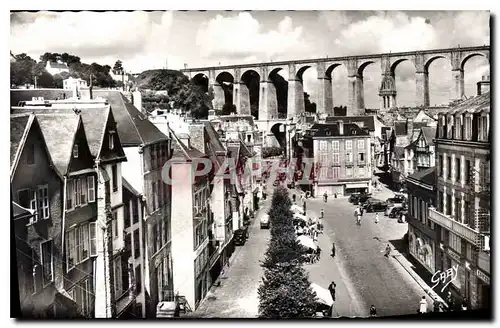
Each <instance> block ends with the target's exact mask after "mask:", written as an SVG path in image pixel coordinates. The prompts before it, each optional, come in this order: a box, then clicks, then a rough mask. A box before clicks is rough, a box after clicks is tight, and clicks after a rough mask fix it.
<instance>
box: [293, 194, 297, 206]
mask: <svg viewBox="0 0 500 328" xmlns="http://www.w3.org/2000/svg"><path fill="white" fill-rule="evenodd" d="M296 198H297V195H295V194H293V195H292V201H293V203H294V204H295V200H296Z"/></svg>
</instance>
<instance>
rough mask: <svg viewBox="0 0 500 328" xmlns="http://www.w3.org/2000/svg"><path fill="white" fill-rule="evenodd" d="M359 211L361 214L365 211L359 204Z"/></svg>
mask: <svg viewBox="0 0 500 328" xmlns="http://www.w3.org/2000/svg"><path fill="white" fill-rule="evenodd" d="M359 211H360V214H361V216H363V212H364V211H365V209H364V208H363V206H361V208H360V210H359Z"/></svg>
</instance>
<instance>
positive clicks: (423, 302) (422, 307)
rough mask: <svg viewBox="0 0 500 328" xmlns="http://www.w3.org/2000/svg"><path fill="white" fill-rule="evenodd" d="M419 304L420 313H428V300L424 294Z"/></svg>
mask: <svg viewBox="0 0 500 328" xmlns="http://www.w3.org/2000/svg"><path fill="white" fill-rule="evenodd" d="M418 305H419V307H418V313H420V314H424V313H427V301H426V299H425V296H422V299H421V300H420V302H419V303H418Z"/></svg>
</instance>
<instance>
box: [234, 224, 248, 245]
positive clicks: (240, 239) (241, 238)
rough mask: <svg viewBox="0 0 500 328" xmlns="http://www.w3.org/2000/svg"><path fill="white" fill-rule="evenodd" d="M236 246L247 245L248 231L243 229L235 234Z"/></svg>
mask: <svg viewBox="0 0 500 328" xmlns="http://www.w3.org/2000/svg"><path fill="white" fill-rule="evenodd" d="M233 238H234V244H235V245H236V246H242V245H245V243H246V241H247V238H248V229H245V228H242V229H238V230H236V231H235V232H234V237H233Z"/></svg>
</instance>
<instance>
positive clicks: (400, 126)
mask: <svg viewBox="0 0 500 328" xmlns="http://www.w3.org/2000/svg"><path fill="white" fill-rule="evenodd" d="M394 132H395V133H396V135H397V136H403V135H406V134H407V133H408V130H407V125H406V122H394Z"/></svg>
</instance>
